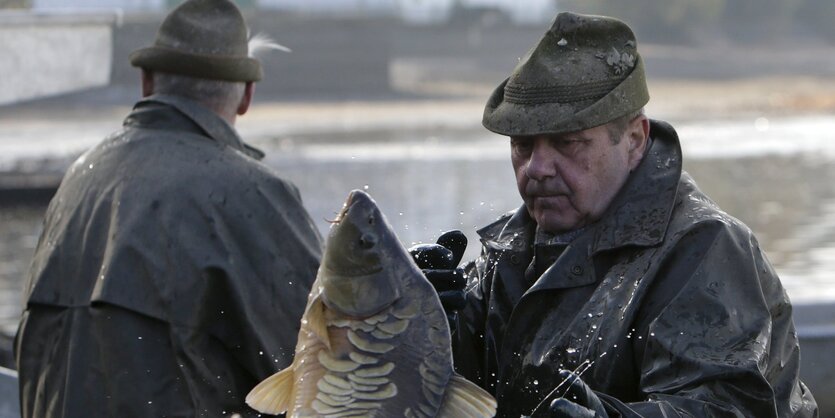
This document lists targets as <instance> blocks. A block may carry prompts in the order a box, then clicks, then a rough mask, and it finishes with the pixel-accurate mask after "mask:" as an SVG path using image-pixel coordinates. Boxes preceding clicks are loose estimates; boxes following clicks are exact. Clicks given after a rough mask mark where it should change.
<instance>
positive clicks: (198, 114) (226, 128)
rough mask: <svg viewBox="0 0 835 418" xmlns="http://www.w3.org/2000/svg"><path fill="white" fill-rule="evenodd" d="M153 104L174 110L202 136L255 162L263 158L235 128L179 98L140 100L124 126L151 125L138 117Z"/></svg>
mask: <svg viewBox="0 0 835 418" xmlns="http://www.w3.org/2000/svg"><path fill="white" fill-rule="evenodd" d="M153 104H163V105H166V106H170V107H172V108H174V109H176V110H177V111H179V112H180V113H181V114H182V115H184V116H185V117H186V118H188V119H189V120H190V121H191V122H192V123H193V124H194V125H196V126H197V127H198V128H199V130H200V131H202V133H203V134H205V135H206V136H208V137H209V138H212V139H213V140H215V141H216V142H218V143H220V144H222V145H225V146H228V147H230V148H233V149H235V150H238V151H240V152H242V153H244V154H246V155H248V156H250V157H252V158H255V159H256V160H260V159H262V158H264V153H263V152H262V151H261V150H259V149H257V148H255V147H252V146H250V145H247V144H246V143H244V142H243V140H241V138H240V136H238V133H237V132H236V131H235V128H233V127H232V125H230V124H229V123H228V122H226V121H225V120H223V119H221V118H220V117H219V116H218V115H217V114H216V113H214V112H212V111H211V110H209V109H207V108H206V107H205V106H203V105H201V104H199V103H197V102H195V101H193V100H189V99H187V98H184V97H180V96H173V95H167V94H154V95H151V96H148V97H146V98H144V99H142V100H140V101H139V102H137V103H136V105H135V106H134V111H133V112H132V113H131V114H130V115H129V116H128V118H127V119H126V120H125V124H126V125H128V124H131V123H132V122H138V123H139V124H153V123H154V121H153V120H151V121H146V120H143V119H144V118H142V117H141V116H140V115H139V114H140V113H141V112H142V111H143V110H145V108H147V107H149V106H152V105H153Z"/></svg>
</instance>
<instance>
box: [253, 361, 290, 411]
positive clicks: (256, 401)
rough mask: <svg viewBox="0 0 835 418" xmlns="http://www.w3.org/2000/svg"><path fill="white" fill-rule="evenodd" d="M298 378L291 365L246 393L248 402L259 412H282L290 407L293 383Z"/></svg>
mask: <svg viewBox="0 0 835 418" xmlns="http://www.w3.org/2000/svg"><path fill="white" fill-rule="evenodd" d="M295 381H296V379H295V377H294V373H293V366H290V367H288V368H286V369H284V370H282V371H280V372H278V373H276V374H274V375H272V376H270V377H268V378H266V379H264V381H263V382H261V383H259V384H258V385H257V386H255V387H254V388H253V389H252V390H251V391H249V394H247V395H246V404H247V405H249V406H250V407H252V409H255V410H257V411H259V412H263V413H267V414H281V413H284V412H286V411H287V410H288V409H289V407H290V399H291V395H292V393H293V384H294V383H295Z"/></svg>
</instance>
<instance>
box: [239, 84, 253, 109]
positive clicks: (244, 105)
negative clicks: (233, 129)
mask: <svg viewBox="0 0 835 418" xmlns="http://www.w3.org/2000/svg"><path fill="white" fill-rule="evenodd" d="M253 94H255V83H254V82H252V81H247V82H246V87H244V96H243V97H241V102H240V103H239V104H238V110H237V114H239V115H243V114H244V113H246V111H247V110H249V105H250V104H252V95H253Z"/></svg>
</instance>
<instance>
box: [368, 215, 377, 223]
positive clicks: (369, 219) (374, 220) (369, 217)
mask: <svg viewBox="0 0 835 418" xmlns="http://www.w3.org/2000/svg"><path fill="white" fill-rule="evenodd" d="M376 221H377V220H376V219H374V215H368V224H369V225H374V223H375V222H376Z"/></svg>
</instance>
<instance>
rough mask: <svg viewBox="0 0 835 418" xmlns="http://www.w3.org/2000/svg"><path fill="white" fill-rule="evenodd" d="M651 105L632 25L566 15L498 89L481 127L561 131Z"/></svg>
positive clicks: (503, 131)
mask: <svg viewBox="0 0 835 418" xmlns="http://www.w3.org/2000/svg"><path fill="white" fill-rule="evenodd" d="M648 101H649V92H648V90H647V85H646V77H645V75H644V63H643V60H642V59H641V56H640V55H639V54H638V49H637V44H636V40H635V34H634V33H633V32H632V30H631V29H630V28H629V26H627V25H626V24H625V23H623V22H621V21H620V20H617V19H614V18H610V17H604V16H590V15H580V14H574V13H570V12H563V13H560V14H559V15H557V17H556V18H555V19H554V22H553V24H552V26H551V28H550V29H549V30H548V32H546V33H545V35H544V36H543V37H542V39H541V40H540V41H539V43H538V44H537V45H536V46H534V47H533V48H532V49H531V50H530V51H528V53H527V54H526V55H525V56H524V57H523V58H522V59H521V60H520V62H519V64H518V65H517V66H516V68H515V69H514V70H513V72H512V73H511V74H510V77H508V78H507V79H506V80H504V82H502V83H501V84H500V85H499V86H498V87H497V88H496V89H495V90H494V91H493V94H492V95H491V96H490V98H489V100H488V102H487V105H486V106H485V108H484V117H483V119H482V124H483V125H484V127H486V128H487V129H489V130H491V131H493V132H496V133H499V134H502V135H507V136H517V135H518V136H527V135H540V134H559V133H565V132H573V131H580V130H584V129H588V128H592V127H595V126H599V125H603V124H606V123H608V122H611V121H613V120H615V119H617V118H619V117H621V116H626V115H628V114H630V113H633V112H636V111H638V110H640V109H641V108H642V107H643V106H644V105H645V104H646V103H647V102H648Z"/></svg>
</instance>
